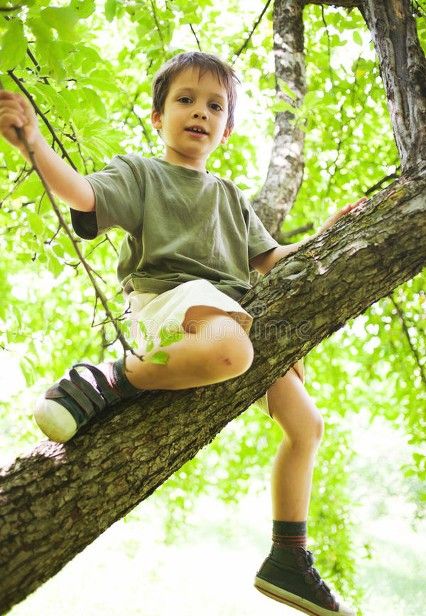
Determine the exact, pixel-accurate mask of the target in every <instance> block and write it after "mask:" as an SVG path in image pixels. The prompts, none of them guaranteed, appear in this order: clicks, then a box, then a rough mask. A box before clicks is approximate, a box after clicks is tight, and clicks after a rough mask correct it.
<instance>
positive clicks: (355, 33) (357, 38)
mask: <svg viewBox="0 0 426 616" xmlns="http://www.w3.org/2000/svg"><path fill="white" fill-rule="evenodd" d="M352 38H353V40H354V43H356V44H357V45H362V43H363V40H362V36H361V35H360V33H359V32H358V30H354V31H353V32H352Z"/></svg>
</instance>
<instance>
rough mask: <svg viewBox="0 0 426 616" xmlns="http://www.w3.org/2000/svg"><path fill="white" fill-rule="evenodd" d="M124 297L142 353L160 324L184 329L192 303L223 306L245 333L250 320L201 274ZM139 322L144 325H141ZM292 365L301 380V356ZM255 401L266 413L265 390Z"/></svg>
mask: <svg viewBox="0 0 426 616" xmlns="http://www.w3.org/2000/svg"><path fill="white" fill-rule="evenodd" d="M127 301H128V304H129V311H130V312H129V319H130V320H131V334H132V336H133V338H134V339H135V340H136V342H137V345H138V350H139V351H140V352H141V353H144V352H145V351H146V347H147V345H148V344H150V348H153V347H155V346H158V345H159V344H160V330H161V329H162V328H166V329H167V330H168V331H171V332H184V329H183V326H182V324H183V322H184V320H185V315H186V312H187V310H188V309H189V308H191V307H192V306H214V307H215V308H220V309H221V310H224V311H225V312H227V313H228V314H229V315H230V316H231V317H232V318H233V319H235V321H237V323H238V324H239V325H240V326H241V327H242V328H243V329H244V331H245V332H246V333H247V334H248V333H249V332H250V329H251V326H252V323H253V317H252V316H251V315H250V314H249V313H248V312H247V311H246V310H244V308H242V307H241V306H240V304H239V303H238V302H237V301H235V300H234V299H232V297H229V295H226V294H225V293H222V291H219V289H217V288H216V287H215V286H214V285H213V284H212V283H211V282H209V281H208V280H204V279H203V278H200V279H197V280H191V281H189V282H185V283H183V284H180V285H179V286H177V287H175V288H174V289H171V290H170V291H165V292H164V293H160V294H158V293H140V292H138V291H132V292H131V293H130V294H129V295H128V297H127ZM141 322H142V323H143V326H144V327H143V328H142V327H141V326H140V323H141ZM294 368H295V370H296V372H297V374H298V375H299V377H300V379H301V380H302V382H303V381H304V372H303V360H299V361H298V362H297V363H296V364H295V365H294ZM254 404H255V405H256V406H258V407H259V408H260V409H261V410H262V411H263V412H264V413H266V414H267V415H269V408H268V398H267V394H265V395H264V396H262V397H261V398H259V399H258V400H256V402H255V403H254Z"/></svg>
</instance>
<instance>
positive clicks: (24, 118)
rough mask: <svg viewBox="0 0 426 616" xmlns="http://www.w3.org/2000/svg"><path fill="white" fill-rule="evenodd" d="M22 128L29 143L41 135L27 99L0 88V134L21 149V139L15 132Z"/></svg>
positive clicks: (32, 142)
mask: <svg viewBox="0 0 426 616" xmlns="http://www.w3.org/2000/svg"><path fill="white" fill-rule="evenodd" d="M15 127H16V128H22V130H23V131H24V134H25V136H26V138H27V141H28V143H29V145H33V144H34V143H35V141H36V140H37V139H38V138H39V137H40V136H41V135H40V131H39V128H38V124H37V117H36V114H35V112H34V109H33V108H32V105H31V104H30V103H29V101H28V100H27V99H26V98H24V97H23V96H21V95H20V94H15V92H8V91H6V90H0V134H1V135H3V137H4V138H5V139H6V140H7V141H9V143H11V144H12V145H14V146H15V147H17V148H19V149H22V145H23V144H22V141H20V140H19V138H18V135H17V134H16V130H15Z"/></svg>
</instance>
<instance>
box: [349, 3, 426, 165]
mask: <svg viewBox="0 0 426 616" xmlns="http://www.w3.org/2000/svg"><path fill="white" fill-rule="evenodd" d="M360 8H361V13H362V14H363V16H364V19H365V21H366V22H367V25H368V27H369V28H370V31H371V35H372V37H373V41H374V45H375V47H376V52H377V55H378V56H379V61H380V72H381V76H382V79H383V83H384V85H385V89H386V95H387V99H388V106H389V111H390V114H391V118H392V124H393V132H394V136H395V141H396V145H397V147H398V150H399V155H400V158H401V167H402V170H403V171H406V170H408V169H410V168H411V167H416V166H418V165H419V164H422V162H424V161H425V160H426V59H425V56H424V53H423V50H422V48H421V46H420V42H419V39H418V37H417V31H416V23H415V20H414V17H413V15H412V7H411V3H410V0H392V1H389V2H378V1H377V0H365V1H364V2H363V3H362V5H361V7H360Z"/></svg>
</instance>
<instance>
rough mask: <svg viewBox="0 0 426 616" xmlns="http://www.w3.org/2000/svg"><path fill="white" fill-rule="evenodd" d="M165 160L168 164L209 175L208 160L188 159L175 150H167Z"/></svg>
mask: <svg viewBox="0 0 426 616" xmlns="http://www.w3.org/2000/svg"><path fill="white" fill-rule="evenodd" d="M163 160H165V161H166V163H170V164H171V165H177V166H179V167H185V168H186V169H192V170H194V171H201V172H202V173H207V170H206V159H201V158H187V157H185V156H182V155H181V154H179V153H178V152H175V151H174V150H170V149H168V148H166V151H165V154H164V156H163Z"/></svg>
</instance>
